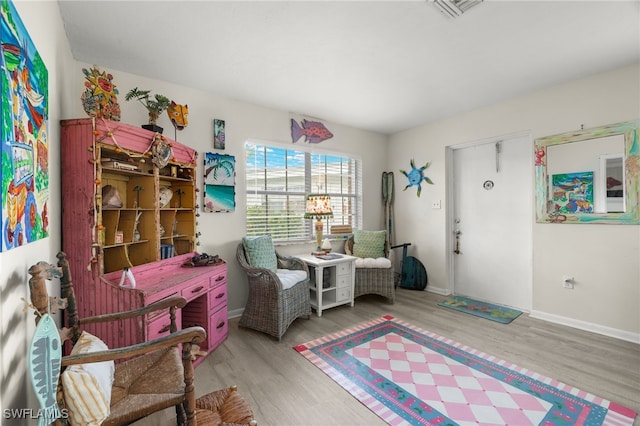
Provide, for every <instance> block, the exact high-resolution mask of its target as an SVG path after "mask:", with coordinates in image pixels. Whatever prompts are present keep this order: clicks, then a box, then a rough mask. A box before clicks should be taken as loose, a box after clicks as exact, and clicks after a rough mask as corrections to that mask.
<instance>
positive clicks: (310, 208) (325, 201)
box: [304, 194, 333, 251]
mask: <svg viewBox="0 0 640 426" xmlns="http://www.w3.org/2000/svg"><path fill="white" fill-rule="evenodd" d="M324 217H333V210H331V197H330V196H329V195H327V194H309V195H307V206H306V208H305V209H304V218H305V219H313V218H315V219H316V225H315V230H316V243H317V244H318V248H317V250H318V251H320V250H321V246H322V218H324Z"/></svg>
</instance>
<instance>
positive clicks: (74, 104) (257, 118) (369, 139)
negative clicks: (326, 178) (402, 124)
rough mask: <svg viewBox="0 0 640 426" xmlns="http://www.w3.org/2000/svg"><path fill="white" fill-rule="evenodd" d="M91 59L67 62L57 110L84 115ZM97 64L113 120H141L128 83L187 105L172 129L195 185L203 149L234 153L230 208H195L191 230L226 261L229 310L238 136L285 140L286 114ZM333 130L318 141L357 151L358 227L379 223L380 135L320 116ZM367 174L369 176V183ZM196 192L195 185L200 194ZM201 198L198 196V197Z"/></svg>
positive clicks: (242, 281)
mask: <svg viewBox="0 0 640 426" xmlns="http://www.w3.org/2000/svg"><path fill="white" fill-rule="evenodd" d="M91 66H92V64H86V63H77V64H76V66H75V68H74V69H73V70H71V73H72V74H73V79H72V80H73V82H74V85H73V86H72V87H70V89H69V90H70V91H71V92H72V93H73V96H71V104H70V105H68V108H69V109H68V111H69V113H68V114H66V116H65V118H76V117H85V116H86V114H85V112H84V110H83V109H82V105H81V103H80V100H79V99H80V95H81V94H82V91H83V90H84V86H83V83H84V75H83V74H82V68H90V67H91ZM98 67H99V68H100V69H101V70H102V71H107V72H110V73H112V74H113V76H114V83H115V85H116V87H117V89H118V90H119V96H118V100H119V103H120V107H121V109H122V114H121V121H122V122H125V123H128V124H134V125H138V124H146V122H147V111H146V109H144V107H143V106H142V105H140V103H138V102H137V101H125V99H124V98H125V95H126V93H127V92H128V91H129V90H130V89H132V88H133V87H138V88H139V89H141V90H151V91H152V93H153V94H155V93H160V94H162V95H165V96H167V97H168V98H169V99H172V100H174V101H176V102H177V103H180V104H187V105H188V106H189V125H188V126H187V127H186V128H185V129H184V130H182V131H180V132H177V137H176V139H177V140H178V141H179V142H181V143H183V144H185V145H188V146H190V147H191V148H194V149H195V150H197V151H198V152H199V153H200V156H199V158H198V167H199V173H198V187H200V188H201V187H202V176H203V174H204V172H203V165H202V161H203V158H204V153H205V152H219V153H224V154H229V155H234V156H235V159H236V210H235V212H233V213H204V212H202V209H200V217H199V218H198V223H199V226H198V230H199V231H200V232H201V233H202V236H201V237H200V243H201V245H200V247H199V248H198V251H200V252H205V253H209V254H219V255H220V256H221V257H222V258H223V259H225V260H226V261H227V264H228V269H229V278H228V284H229V310H230V312H231V315H237V313H238V312H239V311H241V309H242V308H243V307H244V304H245V302H246V297H247V283H246V276H245V275H244V273H243V272H242V271H241V270H240V268H239V267H238V265H237V262H236V259H235V250H236V246H237V244H238V243H239V242H240V239H241V238H242V237H243V236H244V235H245V230H246V228H245V213H244V212H245V209H246V203H245V196H244V194H245V191H246V183H245V176H244V173H245V168H244V143H245V141H247V140H248V139H254V140H255V139H258V140H262V141H274V142H279V143H286V144H289V145H291V146H292V147H295V146H297V145H300V144H304V142H302V140H301V141H299V142H297V144H296V145H293V144H291V133H290V125H291V124H290V118H297V116H295V117H292V116H291V115H290V114H289V113H288V112H286V111H277V110H273V109H268V108H263V107H260V106H256V105H252V104H247V103H244V102H238V101H235V100H232V99H228V98H223V97H221V96H217V95H214V94H211V93H206V92H202V91H199V90H195V89H191V88H187V87H183V86H179V85H175V84H172V83H168V82H163V81H158V80H152V79H149V78H146V77H142V76H138V75H134V74H129V73H127V72H124V71H119V70H112V69H108V68H105V67H102V66H100V65H99V64H98ZM214 118H219V119H223V120H225V122H226V148H225V150H224V151H221V150H214V149H213V119H214ZM324 124H325V125H326V126H327V127H328V128H329V129H330V130H331V132H332V133H333V134H334V136H333V138H331V139H328V140H326V141H324V142H322V143H321V144H319V145H318V149H322V150H331V151H336V152H344V153H349V154H354V155H357V156H360V157H361V158H362V160H363V182H364V184H363V198H364V227H365V228H370V229H380V228H381V226H382V204H381V201H380V197H381V196H380V186H379V185H380V176H381V173H382V171H383V170H384V167H385V165H386V158H385V153H386V144H387V137H386V136H384V135H380V134H376V133H372V132H367V131H362V130H358V129H354V128H350V127H346V126H342V125H339V124H336V123H330V122H326V121H325V122H324ZM158 125H159V126H162V127H164V134H165V135H166V136H167V137H169V138H172V139H173V138H174V133H175V131H174V128H173V126H172V125H171V123H170V121H169V119H168V117H167V115H166V114H162V116H161V118H160V120H158ZM371 182H373V183H371ZM201 194H202V192H200V196H201ZM200 204H202V202H200ZM313 248H315V244H308V245H305V244H302V245H300V244H296V245H293V246H288V247H279V248H278V251H279V252H280V253H282V254H285V255H286V254H294V253H307V252H311V251H312V250H313Z"/></svg>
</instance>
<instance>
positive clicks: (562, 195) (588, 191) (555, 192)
mask: <svg viewBox="0 0 640 426" xmlns="http://www.w3.org/2000/svg"><path fill="white" fill-rule="evenodd" d="M551 194H552V201H553V210H554V211H555V212H558V213H577V212H581V213H592V212H593V172H578V173H560V174H556V175H553V176H551Z"/></svg>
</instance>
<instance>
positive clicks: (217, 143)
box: [213, 118, 225, 149]
mask: <svg viewBox="0 0 640 426" xmlns="http://www.w3.org/2000/svg"><path fill="white" fill-rule="evenodd" d="M213 147H214V148H215V149H224V147H225V123H224V120H220V119H218V118H214V119H213Z"/></svg>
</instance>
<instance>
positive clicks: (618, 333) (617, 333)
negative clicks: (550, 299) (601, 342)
mask: <svg viewBox="0 0 640 426" xmlns="http://www.w3.org/2000/svg"><path fill="white" fill-rule="evenodd" d="M529 316H530V317H531V318H537V319H541V320H544V321H549V322H554V323H556V324H561V325H566V326H569V327H573V328H578V329H580V330H585V331H590V332H592V333H598V334H602V335H605V336H609V337H614V338H616V339H620V340H626V341H627V342H631V343H640V333H632V332H629V331H624V330H619V329H617V328H611V327H606V326H604V325H599V324H594V323H590V322H586V321H581V320H577V319H574V318H569V317H563V316H561V315H555V314H549V313H547V312H542V311H536V310H532V311H531V313H530V314H529Z"/></svg>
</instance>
